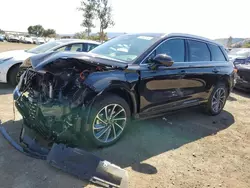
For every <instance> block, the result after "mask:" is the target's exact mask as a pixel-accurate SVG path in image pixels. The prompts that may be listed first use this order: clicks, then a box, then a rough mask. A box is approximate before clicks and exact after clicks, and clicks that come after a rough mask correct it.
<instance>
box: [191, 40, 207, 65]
mask: <svg viewBox="0 0 250 188" xmlns="http://www.w3.org/2000/svg"><path fill="white" fill-rule="evenodd" d="M188 45H189V61H210V52H209V49H208V47H207V44H206V43H204V42H198V41H194V40H189V41H188Z"/></svg>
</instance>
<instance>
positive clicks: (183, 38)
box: [139, 37, 219, 65]
mask: <svg viewBox="0 0 250 188" xmlns="http://www.w3.org/2000/svg"><path fill="white" fill-rule="evenodd" d="M174 39H182V40H194V41H198V42H203V43H205V44H206V43H207V44H212V45H215V46H218V47H219V45H216V44H214V43H212V42H210V41H205V40H202V39H198V38H191V37H171V38H167V39H165V40H163V41H162V42H161V43H160V44H158V45H157V46H156V47H155V48H154V49H153V50H152V51H151V52H150V53H149V54H148V55H147V56H146V57H145V58H143V60H142V61H141V62H140V64H139V65H147V63H143V62H144V61H145V60H146V59H147V58H148V57H149V56H150V55H151V54H152V53H153V52H154V51H155V50H156V49H157V48H158V47H159V46H160V45H162V44H163V43H164V42H167V41H169V40H174Z"/></svg>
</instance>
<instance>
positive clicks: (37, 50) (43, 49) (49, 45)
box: [27, 41, 63, 54]
mask: <svg viewBox="0 0 250 188" xmlns="http://www.w3.org/2000/svg"><path fill="white" fill-rule="evenodd" d="M61 44H63V42H62V41H52V42H48V43H46V44H42V45H39V46H37V47H35V48H32V49H30V50H27V52H29V53H34V54H40V53H44V52H47V51H49V50H50V49H52V48H54V47H56V46H58V45H61Z"/></svg>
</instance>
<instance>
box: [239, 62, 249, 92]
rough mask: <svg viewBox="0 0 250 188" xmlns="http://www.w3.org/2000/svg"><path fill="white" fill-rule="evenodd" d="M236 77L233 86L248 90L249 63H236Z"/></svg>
mask: <svg viewBox="0 0 250 188" xmlns="http://www.w3.org/2000/svg"><path fill="white" fill-rule="evenodd" d="M236 68H237V79H236V85H235V88H237V89H243V90H246V91H250V64H248V63H245V64H237V65H236Z"/></svg>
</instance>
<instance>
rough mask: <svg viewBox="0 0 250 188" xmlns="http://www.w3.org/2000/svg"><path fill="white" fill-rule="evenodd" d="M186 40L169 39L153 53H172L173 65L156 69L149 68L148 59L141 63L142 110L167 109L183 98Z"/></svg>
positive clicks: (153, 54)
mask: <svg viewBox="0 0 250 188" xmlns="http://www.w3.org/2000/svg"><path fill="white" fill-rule="evenodd" d="M185 53H186V50H185V41H184V40H183V39H169V40H167V41H165V42H164V43H162V44H161V45H160V46H159V47H158V48H157V49H156V50H155V51H154V52H153V53H152V54H151V57H152V56H155V55H156V54H167V55H170V56H171V57H172V58H173V60H174V64H173V65H172V66H171V67H165V66H160V67H158V68H157V69H156V70H152V69H150V68H148V65H147V60H146V61H145V62H143V64H142V65H141V81H140V86H139V87H140V88H139V91H140V111H141V112H145V113H147V112H150V113H152V112H153V113H158V112H159V111H167V110H168V109H171V108H172V107H174V106H175V105H176V103H177V102H178V101H180V100H182V98H183V97H184V96H183V93H182V91H181V84H182V83H181V81H182V78H183V76H184V72H185V70H184V69H183V68H182V67H183V64H185V61H186V59H185Z"/></svg>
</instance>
